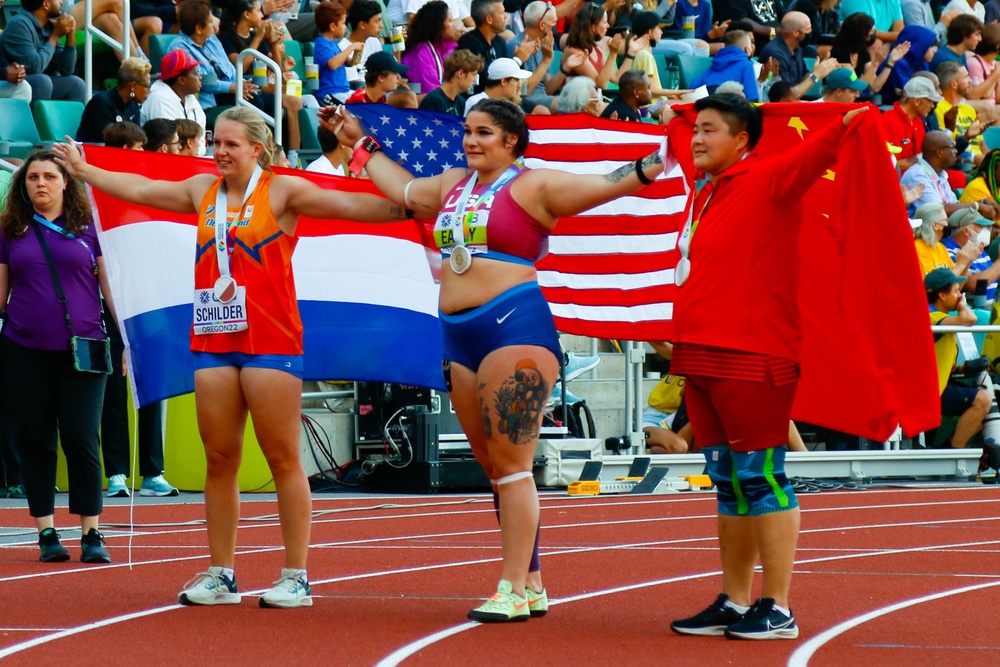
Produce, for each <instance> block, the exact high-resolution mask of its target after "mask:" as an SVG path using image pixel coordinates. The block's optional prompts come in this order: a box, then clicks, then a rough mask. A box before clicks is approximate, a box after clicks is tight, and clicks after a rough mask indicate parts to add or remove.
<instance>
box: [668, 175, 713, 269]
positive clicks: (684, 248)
mask: <svg viewBox="0 0 1000 667" xmlns="http://www.w3.org/2000/svg"><path fill="white" fill-rule="evenodd" d="M714 194H715V191H714V189H713V191H712V192H709V193H708V198H707V199H705V203H704V204H702V207H701V212H700V213H699V214H698V222H695V220H694V202H695V200H696V199H698V196H697V195H695V197H694V199H692V200H691V209H690V210H689V211H688V219H687V223H685V225H684V231H682V232H681V238H680V240H679V241H677V249H678V250H680V251H681V257H683V258H684V259H687V258H688V256H689V255H690V254H691V239H692V238H693V237H694V233H695V232H696V231H697V230H698V223H700V222H701V219H702V218H703V217H704V216H705V209H707V208H708V203H709V202H710V201H712V195H714Z"/></svg>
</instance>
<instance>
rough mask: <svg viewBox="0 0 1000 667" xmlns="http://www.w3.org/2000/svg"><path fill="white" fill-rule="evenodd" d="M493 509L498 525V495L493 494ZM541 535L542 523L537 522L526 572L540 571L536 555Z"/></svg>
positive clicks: (540, 562)
mask: <svg viewBox="0 0 1000 667" xmlns="http://www.w3.org/2000/svg"><path fill="white" fill-rule="evenodd" d="M493 508H494V509H495V510H496V514H497V523H500V494H499V493H497V492H496V491H494V492H493ZM541 535H542V521H541V519H539V520H538V528H536V529H535V546H534V548H533V549H532V550H531V563H530V564H529V565H528V572H538V571H539V570H541V569H542V560H541V558H540V557H539V555H538V539H539V538H540V537H541Z"/></svg>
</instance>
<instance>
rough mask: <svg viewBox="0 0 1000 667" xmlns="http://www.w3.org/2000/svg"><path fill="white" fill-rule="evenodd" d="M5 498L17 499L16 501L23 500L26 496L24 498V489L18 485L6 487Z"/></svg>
mask: <svg viewBox="0 0 1000 667" xmlns="http://www.w3.org/2000/svg"><path fill="white" fill-rule="evenodd" d="M7 497H8V498H15V499H18V500H24V499H25V498H27V497H28V496H26V495H25V494H24V487H23V486H21V485H20V484H18V485H17V486H8V487H7Z"/></svg>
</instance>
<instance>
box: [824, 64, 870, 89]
mask: <svg viewBox="0 0 1000 667" xmlns="http://www.w3.org/2000/svg"><path fill="white" fill-rule="evenodd" d="M823 85H824V86H826V87H827V88H829V89H830V90H840V89H841V88H851V89H852V90H864V89H866V88H867V87H868V84H867V83H865V82H864V81H862V80H861V79H859V78H858V75H857V74H855V73H854V70H852V69H848V68H847V67H838V68H837V69H835V70H833V71H832V72H830V73H829V74H828V75H827V77H826V78H825V79H823Z"/></svg>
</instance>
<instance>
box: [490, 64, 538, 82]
mask: <svg viewBox="0 0 1000 667" xmlns="http://www.w3.org/2000/svg"><path fill="white" fill-rule="evenodd" d="M510 77H514V78H515V79H530V78H531V72H526V71H524V70H523V69H521V66H520V65H518V64H517V61H516V60H514V59H513V58H497V59H496V60H494V61H493V62H491V63H490V67H489V69H487V70H486V78H487V79H493V80H495V81H499V80H500V79H509V78H510Z"/></svg>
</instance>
